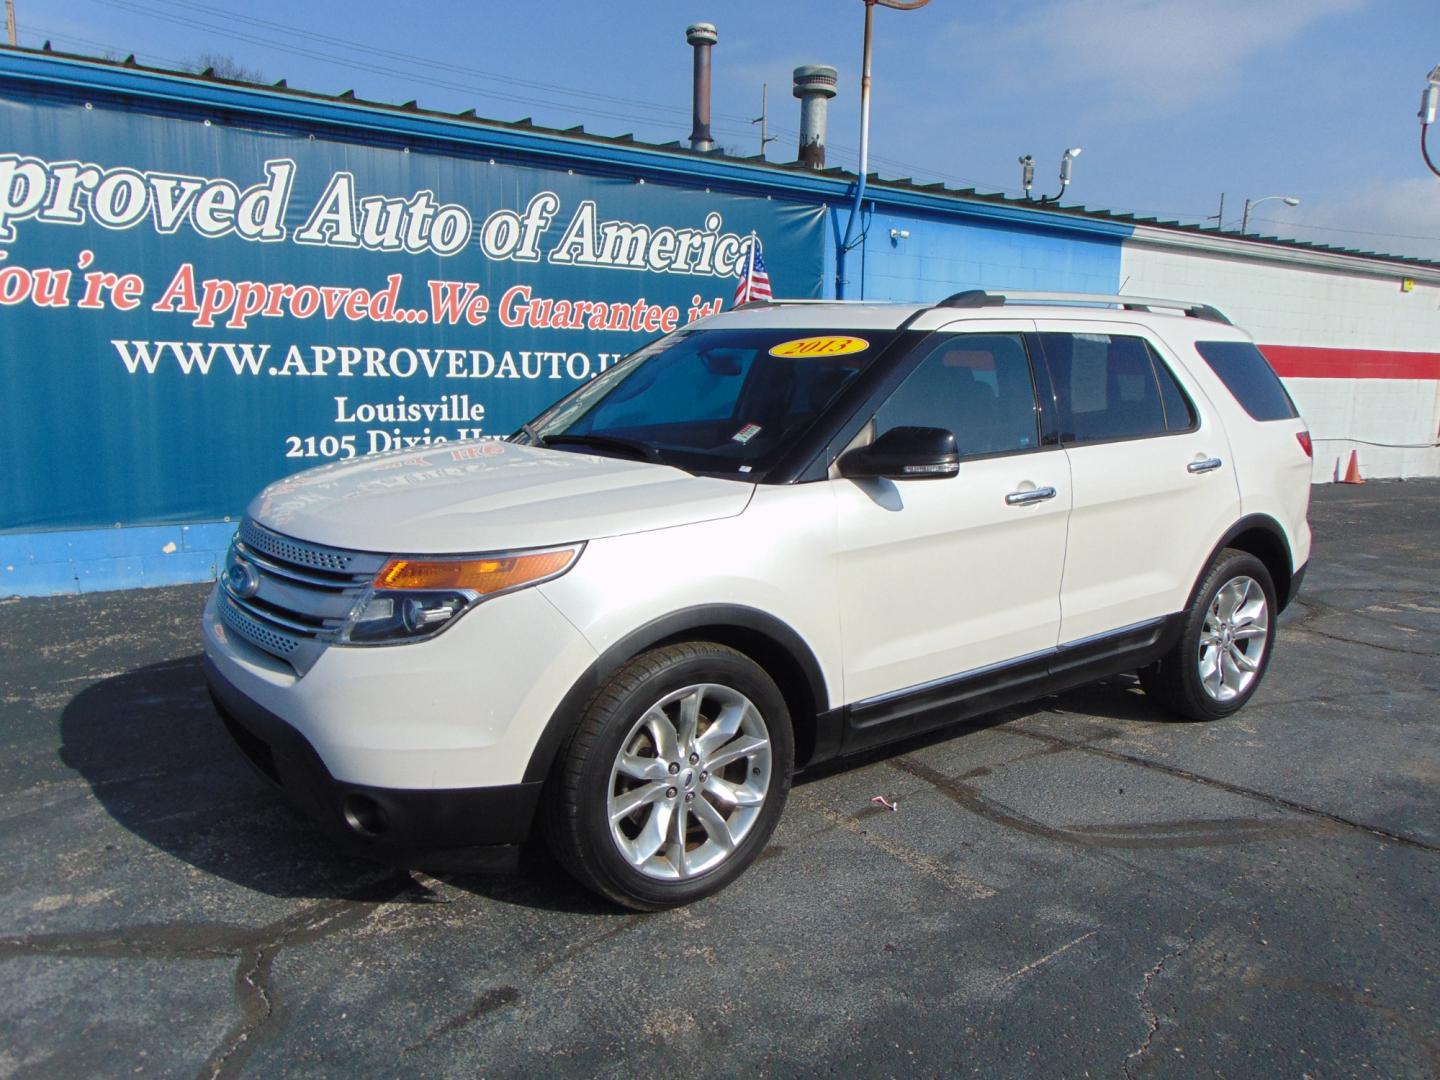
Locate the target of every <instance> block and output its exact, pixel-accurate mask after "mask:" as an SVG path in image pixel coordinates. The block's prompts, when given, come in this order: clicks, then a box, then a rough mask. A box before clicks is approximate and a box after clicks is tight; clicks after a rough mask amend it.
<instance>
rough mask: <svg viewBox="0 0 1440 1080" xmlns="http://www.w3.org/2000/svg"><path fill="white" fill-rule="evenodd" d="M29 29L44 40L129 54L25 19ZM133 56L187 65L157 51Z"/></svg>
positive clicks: (103, 42) (102, 42)
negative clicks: (67, 42)
mask: <svg viewBox="0 0 1440 1080" xmlns="http://www.w3.org/2000/svg"><path fill="white" fill-rule="evenodd" d="M30 31H34V33H35V37H38V38H41V39H42V40H45V41H62V42H63V41H69V42H73V43H75V44H76V45H83V46H85V47H87V48H90V49H98V50H101V51H102V52H106V53H113V54H114V55H116V56H120V55H122V54H123V55H127V56H128V55H130V54H129V53H128V52H127V51H126V50H124V49H122V48H120V47H118V46H116V45H113V44H111V43H110V42H108V41H96V40H95V39H94V38H87V37H81V36H80V35H78V34H72V33H70V32H69V31H68V30H55V29H52V28H50V27H48V26H41V25H39V24H38V23H33V22H29V21H28V20H27V21H26V23H25V32H26V33H29V32H30ZM135 56H136V57H145V58H147V59H150V60H157V61H159V62H160V63H162V64H166V65H168V66H170V67H172V68H177V69H184V68H185V67H187V66H188V65H187V61H184V60H176V59H175V58H173V57H170V56H160V55H159V54H158V53H151V52H137V53H135Z"/></svg>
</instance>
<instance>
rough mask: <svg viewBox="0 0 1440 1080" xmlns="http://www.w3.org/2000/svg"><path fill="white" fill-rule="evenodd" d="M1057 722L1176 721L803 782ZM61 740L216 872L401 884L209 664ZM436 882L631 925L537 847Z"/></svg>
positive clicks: (154, 670)
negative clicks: (274, 764)
mask: <svg viewBox="0 0 1440 1080" xmlns="http://www.w3.org/2000/svg"><path fill="white" fill-rule="evenodd" d="M1056 713H1077V714H1082V715H1084V716H1086V717H1089V718H1092V719H1093V720H1100V721H1116V722H1119V723H1120V724H1122V725H1128V724H1153V723H1155V722H1157V721H1164V720H1166V719H1167V716H1166V714H1165V713H1164V712H1163V711H1162V710H1160V709H1158V708H1157V707H1156V706H1155V705H1154V704H1153V703H1151V702H1149V701H1147V700H1146V699H1145V697H1144V695H1143V693H1141V692H1140V691H1139V688H1138V686H1137V685H1136V684H1135V680H1134V679H1133V678H1129V677H1123V676H1122V677H1117V678H1114V679H1107V680H1105V681H1104V682H1102V683H1097V684H1095V685H1093V686H1088V687H1084V688H1082V689H1079V690H1073V691H1070V692H1068V693H1066V694H1063V695H1059V696H1057V697H1051V698H1044V699H1040V700H1039V701H1036V702H1033V703H1030V704H1027V705H1023V706H1019V707H1014V708H1009V709H1003V710H1000V711H999V712H995V713H989V714H986V715H984V716H980V717H976V718H973V719H970V720H967V721H964V722H962V723H958V724H953V725H950V726H947V727H943V728H940V729H938V730H935V731H932V732H929V733H926V734H924V735H919V736H915V737H913V738H911V739H906V740H904V741H902V742H899V743H894V744H890V745H888V746H885V747H880V748H877V749H875V750H871V751H867V752H865V753H862V754H858V755H852V756H849V757H846V758H842V759H840V760H838V761H834V762H827V763H826V764H824V765H821V766H818V767H817V768H814V769H810V770H806V772H804V773H803V774H801V775H800V776H798V777H797V778H796V782H797V783H803V784H808V783H814V782H816V781H818V780H822V779H824V778H825V777H828V776H833V775H835V774H836V773H839V772H843V771H845V770H848V769H853V768H857V767H860V766H862V765H864V764H867V763H869V762H873V761H880V760H884V759H886V758H891V757H894V756H896V755H898V754H904V753H906V752H910V751H914V750H916V749H920V748H923V747H925V746H929V745H931V744H934V743H938V742H942V741H945V740H949V739H954V738H957V737H960V736H963V735H965V734H967V733H970V732H975V731H982V730H985V729H988V728H993V727H998V726H1001V725H1004V724H1007V723H1010V722H1012V721H1017V720H1024V719H1027V718H1032V719H1033V718H1036V717H1042V716H1046V717H1048V716H1054V715H1055V714H1056ZM60 730H61V748H60V757H61V760H62V761H64V763H65V764H66V765H67V766H69V767H70V768H72V769H74V770H76V772H78V773H79V774H80V775H81V776H82V777H83V778H84V779H85V780H86V782H87V783H88V784H89V785H90V788H91V790H92V791H93V792H94V795H95V797H96V799H97V800H98V801H99V802H100V804H101V806H102V807H103V808H104V809H105V810H106V812H107V813H108V814H109V815H110V816H111V818H113V819H114V820H115V821H116V822H117V823H119V824H120V825H121V826H123V827H124V828H125V829H127V830H129V831H130V832H131V833H133V834H134V835H135V836H138V837H139V838H141V839H142V840H144V841H145V842H146V843H149V844H151V845H153V846H154V847H156V848H158V849H160V850H162V851H164V852H166V853H168V854H170V855H171V856H173V857H174V858H176V859H178V860H180V861H181V862H184V863H186V864H188V865H189V866H192V867H194V868H196V869H198V870H201V871H203V872H205V873H207V874H212V875H215V876H216V877H219V878H222V879H224V880H227V881H230V882H232V883H234V884H236V885H240V886H242V887H244V888H247V889H252V890H255V891H257V892H260V893H265V894H268V895H271V896H275V897H282V898H305V899H345V898H356V897H360V896H371V895H372V894H373V893H374V892H375V889H376V887H377V886H378V885H379V884H380V883H382V882H384V881H386V880H387V879H396V877H397V872H396V871H395V870H394V869H392V868H389V867H386V866H383V865H381V864H379V863H372V862H368V861H365V860H363V859H358V858H356V857H354V856H353V855H350V854H349V853H347V852H345V851H343V850H342V849H340V848H338V847H336V846H335V845H334V844H333V843H331V842H330V841H328V839H327V838H326V837H325V836H324V834H323V833H322V832H321V831H320V830H319V829H318V828H317V827H316V826H315V825H314V824H313V823H311V822H309V821H307V820H305V819H304V818H302V817H300V816H299V815H298V814H296V813H294V812H293V811H291V810H290V809H289V807H288V806H287V805H286V804H285V803H284V802H283V800H282V798H281V796H280V795H279V794H278V793H277V792H276V791H275V790H274V789H273V788H272V787H271V786H270V785H269V784H267V783H266V782H265V781H263V780H262V779H261V778H260V777H259V776H258V775H257V774H256V773H255V772H254V771H253V769H252V768H251V767H250V765H249V763H248V762H247V761H246V760H245V759H244V757H243V755H242V754H241V753H240V751H239V750H238V749H237V748H236V747H235V746H234V744H233V743H232V742H231V740H230V737H229V735H228V734H227V733H226V732H225V729H224V726H223V725H222V724H221V722H220V719H219V717H218V716H217V715H216V713H215V710H214V708H213V706H212V705H211V703H210V698H209V695H208V693H207V692H206V689H205V678H204V675H203V673H202V669H201V665H200V657H199V655H194V656H186V657H181V658H179V659H175V660H168V661H165V662H163V663H158V664H152V665H149V666H147V667H143V668H138V669H136V670H134V671H128V672H125V673H123V674H120V675H116V676H113V677H111V678H108V679H104V680H102V681H100V682H97V683H95V684H93V685H91V686H89V687H87V688H86V689H84V690H82V691H81V692H80V693H79V694H77V695H76V696H75V697H74V698H73V699H72V700H71V701H70V702H69V704H68V705H67V706H66V707H65V710H64V712H63V714H62V716H61V725H60ZM1117 733H1118V732H1117ZM1101 734H1103V733H1101ZM437 876H439V877H441V878H442V880H443V881H445V883H446V884H448V885H451V886H453V887H456V888H459V889H462V890H465V891H468V892H472V893H474V894H476V895H479V896H484V897H488V898H490V899H493V900H495V901H498V902H501V903H507V904H514V905H518V906H523V907H528V908H535V909H542V910H551V911H564V912H572V913H581V914H595V915H622V914H624V912H622V911H621V910H620V909H618V908H616V907H613V906H611V905H608V904H606V903H604V902H603V901H600V900H598V899H596V898H595V897H593V896H592V895H591V894H590V893H589V892H587V891H585V890H584V889H582V888H581V887H580V886H579V885H578V884H576V883H575V882H574V881H573V880H572V879H571V878H570V877H569V875H567V874H566V873H565V872H564V871H563V870H562V869H561V868H560V867H559V865H558V864H557V863H556V862H555V861H554V860H553V859H551V858H550V856H549V854H548V853H547V852H546V851H545V850H544V848H543V847H542V846H541V845H540V844H538V843H531V844H529V845H526V846H525V847H524V848H522V849H520V850H519V851H518V852H517V853H516V854H515V857H514V858H513V859H511V860H509V861H507V862H505V863H504V864H503V865H502V867H501V868H500V869H498V870H497V871H495V872H491V873H473V874H471V873H467V874H453V873H444V874H439V875H437Z"/></svg>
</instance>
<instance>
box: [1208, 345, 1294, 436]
mask: <svg viewBox="0 0 1440 1080" xmlns="http://www.w3.org/2000/svg"><path fill="white" fill-rule="evenodd" d="M1195 348H1196V349H1197V350H1198V351H1199V353H1200V355H1201V356H1203V357H1204V358H1205V362H1206V363H1207V364H1209V365H1210V369H1211V370H1212V371H1214V372H1215V374H1216V375H1219V376H1220V381H1221V382H1223V383H1224V384H1225V386H1226V387H1227V388H1228V389H1229V391H1230V393H1232V394H1234V395H1235V400H1236V401H1238V402H1239V403H1240V407H1241V408H1243V409H1244V410H1245V411H1246V412H1247V413H1249V414H1250V415H1251V416H1252V417H1253V418H1254V419H1256V420H1289V419H1291V418H1292V417H1294V416H1296V415H1297V413H1296V412H1295V404H1294V402H1292V401H1291V400H1290V395H1289V394H1287V393H1286V392H1285V387H1283V386H1281V385H1280V380H1279V378H1278V377H1277V376H1276V375H1275V372H1274V371H1273V370H1272V369H1271V367H1270V364H1269V362H1268V361H1267V360H1266V359H1265V356H1264V354H1263V353H1261V351H1260V350H1259V349H1257V348H1256V347H1255V346H1254V345H1252V344H1250V342H1248V341H1197V342H1196V343H1195Z"/></svg>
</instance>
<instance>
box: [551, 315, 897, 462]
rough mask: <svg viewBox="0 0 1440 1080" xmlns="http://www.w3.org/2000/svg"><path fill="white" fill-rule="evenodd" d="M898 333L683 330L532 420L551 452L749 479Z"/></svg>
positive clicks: (792, 441)
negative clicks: (632, 459) (646, 462)
mask: <svg viewBox="0 0 1440 1080" xmlns="http://www.w3.org/2000/svg"><path fill="white" fill-rule="evenodd" d="M897 336H898V333H897V332H896V331H894V330H885V331H869V330H865V331H842V332H836V331H826V330H823V329H814V330H810V329H805V330H793V329H789V330H786V329H754V330H692V331H680V332H679V333H675V334H671V335H670V336H669V337H665V338H661V339H660V340H659V341H656V342H652V343H651V344H650V345H647V346H646V347H645V348H643V349H641V350H640V351H639V352H637V353H634V354H632V355H631V356H629V357H627V358H626V359H625V360H622V361H621V362H620V363H619V364H617V365H615V367H613V368H611V369H610V370H609V371H606V372H605V373H604V374H602V375H600V376H598V377H597V378H595V379H594V380H593V381H591V382H590V383H588V384H587V385H585V386H583V387H581V388H580V389H579V390H577V391H575V392H574V393H573V394H571V395H570V396H569V397H567V398H564V399H563V400H561V401H560V402H558V403H557V404H556V405H554V406H553V407H551V408H550V409H549V410H548V411H546V412H545V413H543V414H542V415H541V416H540V417H538V418H537V419H536V420H535V421H534V422H533V423H531V424H529V425H527V430H526V434H527V435H529V437H530V438H531V439H532V440H534V439H535V437H536V436H538V438H539V441H540V442H541V443H542V444H543V445H545V446H549V447H552V448H554V449H557V450H576V451H581V452H592V451H594V452H600V453H606V454H620V455H624V456H632V457H636V458H641V459H644V460H649V461H656V462H660V463H663V464H667V465H675V466H678V467H679V468H682V469H688V470H690V471H692V472H705V473H715V474H719V475H722V476H723V475H735V476H737V477H745V478H751V477H755V476H757V475H758V474H760V473H762V472H763V471H764V470H765V469H767V468H769V467H770V466H771V465H772V464H774V463H775V462H776V461H778V460H779V459H780V457H781V456H782V455H783V454H784V453H785V452H786V451H787V450H789V448H790V447H792V446H794V445H795V443H796V442H797V441H798V440H799V439H800V437H801V436H802V435H803V434H804V433H805V431H806V430H808V429H809V428H810V426H811V425H812V424H814V422H815V421H816V419H817V418H818V417H819V416H820V414H821V413H822V412H823V411H824V410H825V409H826V407H827V406H828V405H829V404H830V403H831V402H832V401H834V400H835V398H836V396H837V395H839V394H840V393H841V391H843V390H844V389H845V387H846V386H848V385H849V384H850V382H851V381H852V380H853V379H855V378H856V377H857V376H858V375H859V374H860V372H862V371H863V370H865V368H867V367H868V366H869V365H870V364H871V363H873V362H874V360H875V358H876V357H877V356H879V355H880V354H881V353H882V352H883V351H884V350H885V348H886V347H887V346H888V345H889V344H890V343H891V342H892V341H894V340H895V338H896V337H897Z"/></svg>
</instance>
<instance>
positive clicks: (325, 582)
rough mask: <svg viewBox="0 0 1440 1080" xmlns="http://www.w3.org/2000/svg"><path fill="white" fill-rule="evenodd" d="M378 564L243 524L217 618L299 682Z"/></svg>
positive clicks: (377, 559)
mask: <svg viewBox="0 0 1440 1080" xmlns="http://www.w3.org/2000/svg"><path fill="white" fill-rule="evenodd" d="M384 564H385V557H384V556H383V555H374V554H370V553H368V552H358V551H343V550H339V549H336V548H330V547H324V546H322V545H319V544H311V543H308V542H306V541H304V540H297V539H295V538H293V537H289V536H284V535H282V534H280V533H277V532H273V531H272V530H270V529H267V528H265V527H264V526H262V525H257V524H256V523H255V522H253V521H251V520H250V519H249V518H246V519H245V520H244V521H243V522H241V524H240V529H239V532H238V533H237V534H236V537H235V540H234V542H233V543H232V544H231V546H230V554H229V557H228V558H227V559H226V565H225V573H224V574H223V575H222V576H221V579H220V603H219V611H220V617H221V619H222V620H223V621H224V622H225V625H226V626H228V627H229V628H230V629H231V630H233V631H234V632H235V633H236V634H238V635H240V636H241V637H243V638H244V639H245V640H246V641H248V642H250V643H251V644H252V645H254V646H256V647H257V648H259V649H262V650H264V651H265V652H267V653H269V654H270V655H272V656H276V657H279V658H280V659H282V660H284V661H286V662H287V663H289V664H290V665H291V666H292V667H294V668H295V670H296V671H298V672H299V673H300V674H302V675H303V674H304V673H305V672H306V671H308V670H309V669H310V667H311V666H312V665H313V664H314V663H315V661H316V660H317V659H319V657H320V654H321V653H322V652H324V651H325V648H326V646H327V645H328V644H329V643H330V642H332V641H334V640H335V638H336V636H337V635H338V634H339V632H340V630H341V628H342V627H343V626H344V624H345V620H346V619H347V618H348V617H349V615H350V612H351V611H352V610H353V609H354V607H355V604H356V603H357V602H358V601H359V600H360V597H361V596H362V595H363V594H364V592H365V590H366V589H367V588H368V587H369V585H370V582H371V581H373V580H374V578H375V574H376V572H377V571H379V569H380V568H381V567H382V566H383V565H384Z"/></svg>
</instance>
